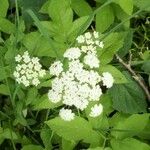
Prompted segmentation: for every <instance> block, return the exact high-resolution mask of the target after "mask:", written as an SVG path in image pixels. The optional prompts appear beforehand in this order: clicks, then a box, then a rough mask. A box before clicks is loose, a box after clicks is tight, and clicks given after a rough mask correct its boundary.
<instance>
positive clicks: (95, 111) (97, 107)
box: [89, 104, 103, 118]
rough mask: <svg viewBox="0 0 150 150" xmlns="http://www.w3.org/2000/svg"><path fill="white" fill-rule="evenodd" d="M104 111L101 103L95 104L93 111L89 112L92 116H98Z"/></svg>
mask: <svg viewBox="0 0 150 150" xmlns="http://www.w3.org/2000/svg"><path fill="white" fill-rule="evenodd" d="M102 112H103V106H102V105H101V104H99V105H98V104H95V105H94V106H93V107H92V108H91V112H90V114H89V116H90V117H94V118H95V117H98V116H99V115H100V114H101V113H102Z"/></svg>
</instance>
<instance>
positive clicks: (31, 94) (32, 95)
mask: <svg viewBox="0 0 150 150" xmlns="http://www.w3.org/2000/svg"><path fill="white" fill-rule="evenodd" d="M37 94H38V90H37V88H35V87H32V88H29V89H28V93H27V99H26V106H27V105H29V104H30V103H32V102H34V101H36V100H37Z"/></svg>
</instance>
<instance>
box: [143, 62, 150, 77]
mask: <svg viewBox="0 0 150 150" xmlns="http://www.w3.org/2000/svg"><path fill="white" fill-rule="evenodd" d="M141 69H142V70H144V72H146V73H149V74H150V60H149V61H145V62H144V63H143V65H142V68H141Z"/></svg>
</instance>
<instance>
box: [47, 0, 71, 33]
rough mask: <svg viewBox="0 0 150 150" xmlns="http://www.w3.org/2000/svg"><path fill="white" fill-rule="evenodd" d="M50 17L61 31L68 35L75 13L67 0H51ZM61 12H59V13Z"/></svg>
mask: <svg viewBox="0 0 150 150" xmlns="http://www.w3.org/2000/svg"><path fill="white" fill-rule="evenodd" d="M48 10H49V16H50V17H51V19H52V20H53V22H55V23H56V25H57V26H59V28H61V30H59V31H60V32H63V33H66V32H67V31H68V29H69V28H71V26H72V21H73V11H72V9H71V7H70V3H69V1H67V0H51V2H50V5H49V9H48ZM58 10H59V11H58Z"/></svg>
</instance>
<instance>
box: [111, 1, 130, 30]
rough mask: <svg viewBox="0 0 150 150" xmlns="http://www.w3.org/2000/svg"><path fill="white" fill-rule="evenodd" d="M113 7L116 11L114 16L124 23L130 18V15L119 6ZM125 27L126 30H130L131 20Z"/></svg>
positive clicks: (114, 5) (113, 5)
mask: <svg viewBox="0 0 150 150" xmlns="http://www.w3.org/2000/svg"><path fill="white" fill-rule="evenodd" d="M112 7H113V10H114V14H115V16H116V17H117V18H118V20H119V21H121V22H122V21H124V20H125V19H127V18H129V16H130V15H129V14H127V13H126V12H125V11H123V9H121V7H119V5H117V4H112ZM123 27H124V28H125V29H129V27H130V19H129V20H128V21H126V22H125V23H124V24H123Z"/></svg>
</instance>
